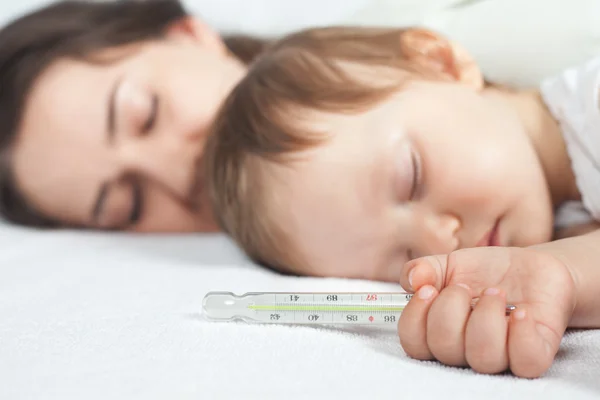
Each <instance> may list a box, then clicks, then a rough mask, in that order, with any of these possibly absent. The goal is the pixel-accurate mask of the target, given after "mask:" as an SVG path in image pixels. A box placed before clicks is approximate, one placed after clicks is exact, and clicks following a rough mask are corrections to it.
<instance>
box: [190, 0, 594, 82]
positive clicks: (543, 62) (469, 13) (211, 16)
mask: <svg viewBox="0 0 600 400" xmlns="http://www.w3.org/2000/svg"><path fill="white" fill-rule="evenodd" d="M185 3H186V4H187V5H188V7H189V8H190V10H193V11H194V12H195V13H198V15H201V16H202V17H203V18H204V19H205V20H206V21H207V22H209V23H211V24H212V25H213V26H215V27H216V28H217V29H219V30H222V31H225V32H242V33H249V34H254V35H259V36H278V35H282V34H285V33H288V32H290V31H293V30H296V29H301V28H305V27H308V26H317V25H328V24H345V23H347V24H359V25H378V26H408V25H424V26H428V27H430V28H432V29H436V30H438V31H440V32H442V33H444V34H446V35H448V36H449V37H451V38H453V39H455V40H456V41H458V42H459V43H461V44H463V45H464V46H465V47H466V48H467V49H468V50H469V51H470V52H471V53H472V54H473V56H474V57H475V58H476V59H477V60H478V62H479V63H480V65H481V66H482V69H483V71H484V73H485V75H486V77H487V78H488V79H490V80H492V81H495V82H497V83H504V84H511V85H516V86H533V85H537V84H538V83H539V82H540V81H541V80H542V79H543V78H544V77H546V76H549V75H552V74H555V73H558V72H560V71H561V70H562V69H564V68H566V67H568V66H570V65H573V64H577V63H580V62H583V61H585V60H587V59H588V58H590V57H591V56H593V55H595V54H600V1H599V0H571V1H566V0H344V1H341V0H252V1H249V0H220V1H219V2H216V1H214V0H187V1H186V2H185Z"/></svg>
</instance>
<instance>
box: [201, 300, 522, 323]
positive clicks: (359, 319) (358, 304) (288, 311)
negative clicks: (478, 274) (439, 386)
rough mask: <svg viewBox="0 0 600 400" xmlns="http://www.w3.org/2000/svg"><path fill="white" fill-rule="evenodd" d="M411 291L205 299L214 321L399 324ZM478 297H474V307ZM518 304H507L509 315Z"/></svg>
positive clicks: (205, 307)
mask: <svg viewBox="0 0 600 400" xmlns="http://www.w3.org/2000/svg"><path fill="white" fill-rule="evenodd" d="M412 296H413V295H412V294H411V293H401V292H394V293H381V292H378V293H371V292H364V293H363V292H330V293H329V292H328V293H325V292H322V293H321V292H314V293H313V292H253V293H246V294H243V295H241V296H238V295H235V294H233V293H231V292H209V293H208V294H207V295H206V296H205V297H204V300H203V302H202V312H203V315H204V316H205V317H206V318H207V319H208V320H211V321H234V320H242V321H245V322H250V323H274V324H320V325H339V324H354V325H381V324H384V325H385V324H396V323H398V318H399V317H400V313H401V312H402V310H404V307H406V305H407V304H408V302H409V301H410V299H411V298H412ZM476 302H477V299H474V301H473V304H472V306H474V305H475V303H476ZM515 308H516V307H515V306H513V305H507V306H506V312H507V314H508V313H510V312H511V311H513V310H514V309H515Z"/></svg>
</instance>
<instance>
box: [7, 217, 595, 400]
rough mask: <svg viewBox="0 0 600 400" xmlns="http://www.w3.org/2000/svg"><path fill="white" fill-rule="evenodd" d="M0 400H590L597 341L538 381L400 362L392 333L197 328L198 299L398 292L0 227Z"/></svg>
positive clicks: (104, 239)
mask: <svg viewBox="0 0 600 400" xmlns="http://www.w3.org/2000/svg"><path fill="white" fill-rule="evenodd" d="M0 248H1V249H2V250H1V251H0V399H3V400H4V399H6V400H8V399H10V400H13V399H15V400H16V399H19V400H20V399H89V400H91V399H108V398H110V399H128V400H132V399H237V398H243V399H280V398H302V399H333V398H335V399H338V398H339V399H358V398H361V399H364V398H372V399H398V398H403V396H410V397H408V398H419V399H434V398H435V399H439V398H477V399H484V398H485V399H508V398H510V399H534V398H536V399H537V398H543V399H561V400H562V399H564V398H565V397H568V398H572V399H593V398H596V399H597V398H599V397H600V382H599V377H600V364H599V360H600V351H599V347H600V331H587V332H576V333H570V334H568V335H567V336H566V338H565V340H564V342H563V345H562V349H561V351H560V354H559V356H558V359H557V361H556V363H555V364H554V366H553V367H552V369H551V370H550V371H549V373H548V374H547V375H546V376H545V377H544V378H542V379H538V380H524V379H515V378H514V377H511V376H508V375H507V376H495V377H490V376H483V375H477V374H474V373H472V372H470V371H469V370H464V369H457V368H448V367H442V366H440V365H438V364H436V363H433V362H431V363H423V362H417V361H414V360H410V359H408V358H407V357H406V356H405V354H404V353H403V351H402V350H401V347H400V346H399V344H398V340H397V338H396V334H395V332H394V330H391V329H389V330H388V329H375V328H369V327H366V328H332V327H328V328H315V327H301V326H273V325H247V324H243V323H211V322H207V321H204V320H203V319H202V318H201V317H200V315H199V310H200V306H201V301H202V298H203V296H204V295H205V294H206V292H207V291H210V290H230V291H234V292H239V293H242V292H246V291H261V290H269V291H287V290H294V291H296V290H305V291H311V290H320V291H333V290H361V291H365V290H366V291H375V290H398V289H399V287H398V286H396V285H390V284H383V283H376V282H366V281H353V280H342V279H317V278H298V277H285V276H280V275H278V274H275V273H272V272H270V271H267V270H264V269H261V268H259V267H256V266H254V265H251V264H249V263H248V262H246V261H245V260H244V258H243V257H242V256H241V255H240V253H239V252H238V251H237V250H236V248H235V247H233V246H232V245H231V243H230V242H229V241H228V240H227V239H225V238H224V237H222V236H200V235H194V236H184V237H175V236H173V237H160V236H156V237H132V236H126V235H112V234H97V233H81V232H61V233H58V232H53V233H41V232H33V231H28V230H23V229H16V228H9V227H6V226H1V225H0Z"/></svg>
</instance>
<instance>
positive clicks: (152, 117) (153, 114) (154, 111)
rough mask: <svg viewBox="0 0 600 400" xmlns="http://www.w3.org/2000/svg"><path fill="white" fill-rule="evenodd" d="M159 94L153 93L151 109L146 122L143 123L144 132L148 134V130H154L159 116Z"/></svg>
mask: <svg viewBox="0 0 600 400" xmlns="http://www.w3.org/2000/svg"><path fill="white" fill-rule="evenodd" d="M158 103H159V102H158V95H157V94H156V93H155V94H153V95H152V99H151V102H150V111H149V112H148V116H147V118H146V120H145V122H144V124H143V125H142V133H143V134H146V133H148V132H150V131H151V130H152V128H154V125H155V124H156V120H157V117H158V106H159V104H158Z"/></svg>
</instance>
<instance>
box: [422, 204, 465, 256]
mask: <svg viewBox="0 0 600 400" xmlns="http://www.w3.org/2000/svg"><path fill="white" fill-rule="evenodd" d="M460 227H461V221H460V219H459V218H458V217H457V216H455V215H452V214H433V213H432V214H427V215H424V216H423V220H422V223H421V224H420V229H417V231H418V232H419V233H418V234H417V235H416V237H415V242H414V246H413V249H412V253H413V254H412V255H413V257H423V256H427V255H432V254H447V253H450V252H452V251H454V250H456V249H458V248H459V245H460V243H459V240H458V232H459V230H460Z"/></svg>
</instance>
